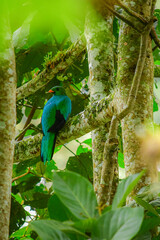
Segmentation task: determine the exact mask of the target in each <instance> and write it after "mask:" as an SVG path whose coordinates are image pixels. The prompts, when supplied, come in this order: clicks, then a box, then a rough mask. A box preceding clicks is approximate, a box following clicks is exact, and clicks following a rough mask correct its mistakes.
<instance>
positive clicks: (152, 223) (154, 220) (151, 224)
mask: <svg viewBox="0 0 160 240" xmlns="http://www.w3.org/2000/svg"><path fill="white" fill-rule="evenodd" d="M158 225H160V218H159V217H150V218H146V219H144V221H143V223H142V226H141V229H140V231H139V233H138V236H139V235H140V236H141V235H143V234H145V233H146V232H148V231H150V230H151V229H154V228H155V227H157V226H158Z"/></svg>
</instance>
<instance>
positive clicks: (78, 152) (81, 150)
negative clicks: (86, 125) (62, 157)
mask: <svg viewBox="0 0 160 240" xmlns="http://www.w3.org/2000/svg"><path fill="white" fill-rule="evenodd" d="M86 152H88V148H84V147H83V146H82V145H81V144H80V145H79V147H78V148H77V151H76V155H80V154H81V153H86Z"/></svg>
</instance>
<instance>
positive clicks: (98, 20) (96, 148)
mask: <svg viewBox="0 0 160 240" xmlns="http://www.w3.org/2000/svg"><path fill="white" fill-rule="evenodd" d="M101 13H102V11H101V10H100V12H98V11H95V10H94V9H90V10H89V11H88V13H87V16H86V23H85V37H86V43H87V52H88V64H89V83H88V85H89V90H90V101H91V104H92V103H93V102H94V101H96V100H100V99H102V98H103V97H105V96H107V95H109V93H110V92H111V89H112V87H113V70H114V58H113V31H112V27H113V16H112V15H111V14H109V13H106V12H105V19H104V16H102V15H101ZM107 132H108V125H104V126H101V127H99V128H97V129H96V130H94V131H92V159H93V179H94V190H95V193H96V195H97V199H98V200H99V185H100V179H101V169H102V163H103V156H104V154H103V153H104V145H105V142H106V139H107ZM109 167H112V166H109ZM107 184H111V182H108V183H107ZM108 189H109V188H108ZM104 194H106V196H108V194H107V192H106V193H104Z"/></svg>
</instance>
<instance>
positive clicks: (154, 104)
mask: <svg viewBox="0 0 160 240" xmlns="http://www.w3.org/2000/svg"><path fill="white" fill-rule="evenodd" d="M157 111H158V104H157V103H156V101H155V98H153V112H157Z"/></svg>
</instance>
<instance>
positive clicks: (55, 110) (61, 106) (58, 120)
mask: <svg viewBox="0 0 160 240" xmlns="http://www.w3.org/2000/svg"><path fill="white" fill-rule="evenodd" d="M51 90H52V91H54V95H53V97H52V98H50V99H49V101H48V102H47V103H46V105H45V107H44V110H43V115H42V130H43V135H44V136H43V138H42V143H41V159H42V161H43V162H44V163H45V162H46V161H50V160H51V159H52V155H53V152H54V147H55V141H56V136H57V133H58V131H59V130H60V129H61V128H62V127H63V126H64V124H65V122H66V121H67V119H68V117H69V114H70V113H71V100H70V99H69V97H67V96H66V93H65V90H64V88H62V87H59V86H57V87H53V88H52V89H51Z"/></svg>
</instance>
